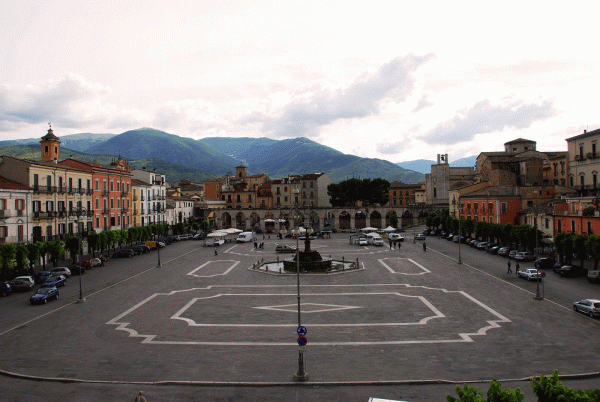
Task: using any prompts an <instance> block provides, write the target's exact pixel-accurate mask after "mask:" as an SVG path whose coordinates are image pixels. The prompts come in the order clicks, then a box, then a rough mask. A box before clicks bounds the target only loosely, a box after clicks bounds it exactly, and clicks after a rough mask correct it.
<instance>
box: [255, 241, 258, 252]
mask: <svg viewBox="0 0 600 402" xmlns="http://www.w3.org/2000/svg"><path fill="white" fill-rule="evenodd" d="M257 247H258V242H256V241H255V242H254V249H255V250H256V248H257Z"/></svg>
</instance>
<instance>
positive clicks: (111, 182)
mask: <svg viewBox="0 0 600 402" xmlns="http://www.w3.org/2000/svg"><path fill="white" fill-rule="evenodd" d="M110 191H114V183H113V181H112V180H111V181H110Z"/></svg>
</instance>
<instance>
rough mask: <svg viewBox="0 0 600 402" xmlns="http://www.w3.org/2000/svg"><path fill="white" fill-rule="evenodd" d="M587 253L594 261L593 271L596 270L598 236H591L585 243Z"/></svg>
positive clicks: (598, 251) (598, 247)
mask: <svg viewBox="0 0 600 402" xmlns="http://www.w3.org/2000/svg"><path fill="white" fill-rule="evenodd" d="M585 248H586V250H587V253H588V254H589V255H590V257H591V258H592V260H594V270H598V261H600V236H598V235H595V234H591V235H588V236H587V239H586V241H585Z"/></svg>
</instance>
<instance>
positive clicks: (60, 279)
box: [42, 275, 67, 288]
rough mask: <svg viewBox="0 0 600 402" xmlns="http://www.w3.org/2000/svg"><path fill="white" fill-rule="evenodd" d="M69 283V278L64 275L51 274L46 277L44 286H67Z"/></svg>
mask: <svg viewBox="0 0 600 402" xmlns="http://www.w3.org/2000/svg"><path fill="white" fill-rule="evenodd" d="M66 284H67V278H66V277H64V276H63V275H58V276H49V277H48V278H46V280H45V281H44V283H42V287H43V288H56V287H59V286H65V285H66Z"/></svg>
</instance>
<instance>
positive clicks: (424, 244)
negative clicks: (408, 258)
mask: <svg viewBox="0 0 600 402" xmlns="http://www.w3.org/2000/svg"><path fill="white" fill-rule="evenodd" d="M423 251H427V243H423Z"/></svg>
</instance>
